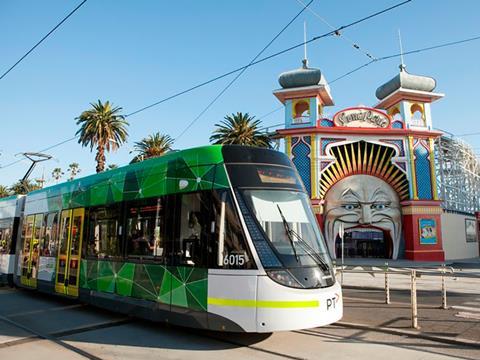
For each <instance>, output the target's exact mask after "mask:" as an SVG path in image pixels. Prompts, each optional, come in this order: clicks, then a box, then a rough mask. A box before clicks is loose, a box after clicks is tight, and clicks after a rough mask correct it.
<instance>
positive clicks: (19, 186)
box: [10, 179, 41, 195]
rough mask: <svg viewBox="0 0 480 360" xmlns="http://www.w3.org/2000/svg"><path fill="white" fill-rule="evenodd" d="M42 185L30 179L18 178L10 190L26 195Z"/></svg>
mask: <svg viewBox="0 0 480 360" xmlns="http://www.w3.org/2000/svg"><path fill="white" fill-rule="evenodd" d="M40 188H41V187H40V185H39V184H38V183H37V184H36V183H34V182H32V181H30V180H28V179H27V180H25V181H22V180H18V181H17V182H16V183H15V184H13V185H12V186H11V187H10V191H11V192H13V193H14V194H15V195H24V194H27V193H29V192H31V191H34V190H38V189H40Z"/></svg>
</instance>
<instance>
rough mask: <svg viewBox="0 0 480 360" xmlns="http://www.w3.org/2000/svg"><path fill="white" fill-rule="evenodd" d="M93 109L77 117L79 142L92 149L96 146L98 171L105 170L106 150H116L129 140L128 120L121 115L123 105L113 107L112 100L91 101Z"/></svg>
mask: <svg viewBox="0 0 480 360" xmlns="http://www.w3.org/2000/svg"><path fill="white" fill-rule="evenodd" d="M90 105H91V106H92V108H91V109H89V110H86V111H84V112H82V113H81V114H80V116H79V117H77V118H76V120H77V125H80V129H79V130H78V131H77V133H76V134H77V135H80V137H79V139H78V143H79V144H81V145H82V146H84V147H88V146H89V147H90V151H93V148H95V147H96V149H97V155H96V156H95V160H96V162H97V168H96V170H97V173H99V172H102V171H104V170H105V151H107V152H109V151H115V150H117V149H118V148H119V147H120V145H122V144H123V143H124V142H126V141H127V138H128V132H127V126H128V122H127V121H126V120H125V116H123V115H120V112H121V110H122V108H121V107H113V105H112V104H110V102H108V101H107V102H105V103H102V102H101V101H100V100H98V102H97V103H91V104H90Z"/></svg>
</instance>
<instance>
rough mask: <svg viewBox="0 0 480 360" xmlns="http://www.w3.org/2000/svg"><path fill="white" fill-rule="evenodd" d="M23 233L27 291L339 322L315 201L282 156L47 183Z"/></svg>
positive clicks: (202, 154) (143, 309)
mask: <svg viewBox="0 0 480 360" xmlns="http://www.w3.org/2000/svg"><path fill="white" fill-rule="evenodd" d="M7 201H13V200H7ZM2 214H3V213H2ZM2 216H3V215H2ZM0 221H2V220H0ZM14 224H15V221H14ZM19 226H20V228H21V231H20V232H19V233H20V234H19V236H18V241H17V242H16V249H15V253H16V255H17V256H16V265H15V269H14V276H13V280H14V282H15V285H16V286H19V287H24V288H29V289H36V290H37V291H39V292H45V293H53V294H58V295H61V296H66V297H72V298H78V299H79V301H82V302H86V303H90V304H93V305H95V306H99V307H103V308H107V309H109V310H113V311H118V312H121V313H125V314H129V315H133V316H138V317H142V318H146V319H149V320H154V321H162V322H168V323H172V324H176V325H180V326H187V327H194V328H202V329H211V330H218V331H231V332H273V331H281V330H293V329H304V328H311V327H317V326H322V325H326V324H330V323H333V322H335V321H338V320H339V319H340V318H341V317H342V313H343V305H342V294H341V288H340V285H339V283H338V282H336V280H335V275H334V269H333V267H332V263H331V260H330V258H329V255H328V252H327V249H326V246H325V243H324V240H323V238H322V235H321V233H320V231H319V228H318V225H317V223H316V219H315V216H314V214H313V211H312V209H311V206H310V200H309V197H308V194H307V193H306V191H305V189H304V187H303V184H302V182H301V180H300V178H299V176H298V173H297V172H296V170H295V168H294V166H293V164H292V163H291V161H290V160H289V159H288V157H287V156H285V155H284V154H282V153H280V152H277V151H273V150H267V149H261V148H253V147H244V146H221V145H212V146H205V147H200V148H194V149H187V150H182V151H176V152H170V153H168V154H166V155H165V156H162V157H159V158H154V159H149V160H146V161H143V162H140V163H135V164H130V165H128V166H125V167H122V168H118V169H115V170H109V171H106V172H103V173H100V174H96V175H92V176H88V177H84V178H80V179H77V180H73V181H68V182H65V183H62V184H58V185H55V186H52V187H47V188H44V189H41V190H37V191H34V192H31V193H29V194H28V195H27V196H26V197H25V199H24V208H23V216H22V219H21V222H20V225H19ZM12 235H14V233H12ZM12 243H13V242H12ZM10 251H12V250H10Z"/></svg>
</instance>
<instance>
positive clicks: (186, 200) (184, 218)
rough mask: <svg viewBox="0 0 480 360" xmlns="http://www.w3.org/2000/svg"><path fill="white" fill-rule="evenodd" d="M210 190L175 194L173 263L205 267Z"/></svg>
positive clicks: (208, 229) (208, 230) (209, 222)
mask: <svg viewBox="0 0 480 360" xmlns="http://www.w3.org/2000/svg"><path fill="white" fill-rule="evenodd" d="M209 194H210V192H198V193H192V194H182V195H177V197H176V202H177V211H178V212H179V214H180V216H179V217H177V216H176V220H175V221H176V226H175V228H176V229H175V234H174V244H173V249H174V250H173V252H174V264H175V265H190V266H196V267H207V261H206V248H207V239H208V235H209V232H210V224H211V221H210V220H211V219H210V207H209V204H210V201H209V200H210V196H209Z"/></svg>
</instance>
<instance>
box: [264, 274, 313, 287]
mask: <svg viewBox="0 0 480 360" xmlns="http://www.w3.org/2000/svg"><path fill="white" fill-rule="evenodd" d="M267 275H268V277H269V278H270V279H272V280H273V281H275V282H277V283H279V284H281V285H285V286H288V287H293V288H300V289H303V288H304V286H303V285H302V284H300V283H299V282H298V281H297V280H296V279H295V278H294V277H293V276H292V275H291V274H290V273H289V272H288V271H286V270H267Z"/></svg>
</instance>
